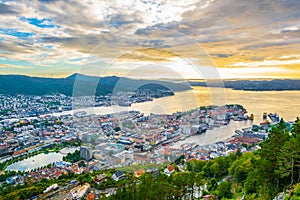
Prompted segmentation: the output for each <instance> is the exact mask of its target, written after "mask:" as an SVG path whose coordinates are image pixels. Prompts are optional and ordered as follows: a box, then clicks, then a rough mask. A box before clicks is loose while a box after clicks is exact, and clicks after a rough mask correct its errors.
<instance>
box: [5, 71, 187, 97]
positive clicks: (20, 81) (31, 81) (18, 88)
mask: <svg viewBox="0 0 300 200" xmlns="http://www.w3.org/2000/svg"><path fill="white" fill-rule="evenodd" d="M138 88H141V89H144V90H145V89H148V90H158V89H163V90H170V91H183V90H189V89H191V88H190V86H189V84H188V83H187V82H181V83H174V82H167V81H152V80H135V79H129V78H122V77H116V76H107V77H96V76H86V75H82V74H72V75H71V76H69V77H67V78H40V77H30V76H23V75H0V94H24V95H45V94H58V93H59V94H65V95H68V96H71V95H76V96H77V95H79V96H81V95H91V94H92V95H106V94H109V93H112V92H114V91H134V90H136V89H138Z"/></svg>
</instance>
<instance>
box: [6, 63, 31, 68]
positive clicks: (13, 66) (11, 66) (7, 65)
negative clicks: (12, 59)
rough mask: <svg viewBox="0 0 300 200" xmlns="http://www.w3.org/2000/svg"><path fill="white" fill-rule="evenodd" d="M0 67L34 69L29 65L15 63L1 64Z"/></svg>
mask: <svg viewBox="0 0 300 200" xmlns="http://www.w3.org/2000/svg"><path fill="white" fill-rule="evenodd" d="M0 68H11V69H33V67H28V66H20V65H13V64H1V63H0Z"/></svg>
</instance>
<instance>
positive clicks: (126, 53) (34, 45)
mask: <svg viewBox="0 0 300 200" xmlns="http://www.w3.org/2000/svg"><path fill="white" fill-rule="evenodd" d="M299 8H300V1H299V0H180V1H179V0H178V1H175V0H174V1H173V0H164V1H163V0H162V1H159V0H126V1H124V0H120V1H114V0H112V1H106V0H100V1H92V0H80V1H79V0H78V1H72V0H66V1H59V0H40V1H37V0H32V1H29V0H18V1H7V0H0V74H24V75H30V76H40V77H66V76H68V75H70V74H72V73H83V74H89V75H97V76H107V75H117V76H128V77H132V78H148V79H153V78H157V79H161V78H170V79H171V78H176V79H178V78H179V79H180V78H184V79H209V78H223V79H226V78H246V79H247V78H300V9H299Z"/></svg>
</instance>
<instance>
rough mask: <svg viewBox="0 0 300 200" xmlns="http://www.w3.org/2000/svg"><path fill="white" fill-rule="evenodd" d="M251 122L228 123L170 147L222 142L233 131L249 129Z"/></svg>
mask: <svg viewBox="0 0 300 200" xmlns="http://www.w3.org/2000/svg"><path fill="white" fill-rule="evenodd" d="M252 125H253V121H250V120H248V121H230V123H229V124H228V125H226V126H221V127H217V128H214V129H212V130H207V131H206V132H205V133H203V134H201V135H194V136H191V137H187V138H186V139H185V140H183V141H178V142H176V143H174V144H173V145H172V147H174V148H180V146H181V145H182V144H185V143H193V142H195V143H197V144H199V145H208V144H213V143H216V142H220V141H224V140H226V139H228V138H230V137H231V136H233V135H234V134H235V130H238V129H242V128H245V127H251V126H252Z"/></svg>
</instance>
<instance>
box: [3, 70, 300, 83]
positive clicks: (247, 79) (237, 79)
mask: <svg viewBox="0 0 300 200" xmlns="http://www.w3.org/2000/svg"><path fill="white" fill-rule="evenodd" d="M74 75H83V76H87V77H97V78H106V77H117V78H128V79H133V80H155V81H189V82H197V81H199V82H205V81H214V80H216V81H220V80H221V81H272V80H296V81H298V80H300V77H299V78H280V77H279V78H277V77H274V78H227V79H221V78H220V79H217V78H210V79H172V78H157V79H155V78H148V79H147V78H138V77H126V76H117V75H106V76H97V75H90V74H81V73H77V72H74V73H72V74H69V75H67V76H63V77H52V76H35V75H27V74H0V76H26V77H30V78H51V79H67V78H69V77H71V76H74Z"/></svg>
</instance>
